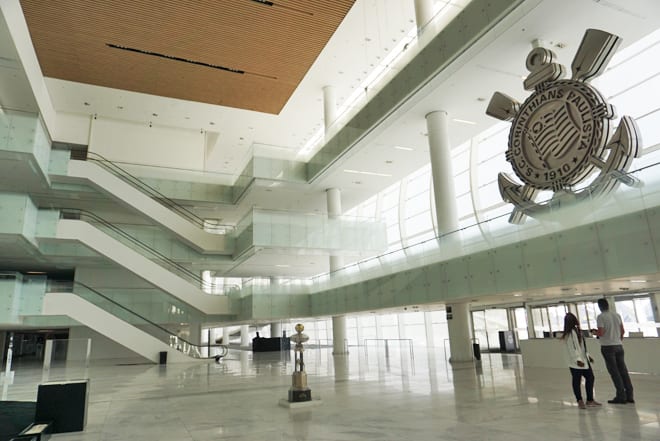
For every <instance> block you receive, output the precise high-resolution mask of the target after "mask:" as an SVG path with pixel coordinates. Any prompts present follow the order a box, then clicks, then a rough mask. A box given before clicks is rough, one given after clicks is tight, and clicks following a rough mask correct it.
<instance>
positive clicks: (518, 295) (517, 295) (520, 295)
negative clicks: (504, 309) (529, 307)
mask: <svg viewBox="0 0 660 441" xmlns="http://www.w3.org/2000/svg"><path fill="white" fill-rule="evenodd" d="M513 296H514V297H522V294H519V293H518V294H514V295H513Z"/></svg>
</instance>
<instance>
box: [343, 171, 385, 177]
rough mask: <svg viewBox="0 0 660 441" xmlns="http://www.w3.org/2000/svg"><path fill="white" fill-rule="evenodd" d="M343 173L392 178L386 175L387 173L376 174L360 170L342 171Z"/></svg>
mask: <svg viewBox="0 0 660 441" xmlns="http://www.w3.org/2000/svg"><path fill="white" fill-rule="evenodd" d="M344 172H346V173H355V174H359V175H369V176H383V177H386V178H390V177H392V175H390V174H387V173H377V172H369V171H360V170H350V169H344Z"/></svg>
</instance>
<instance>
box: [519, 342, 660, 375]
mask: <svg viewBox="0 0 660 441" xmlns="http://www.w3.org/2000/svg"><path fill="white" fill-rule="evenodd" d="M587 349H588V350H589V353H590V354H591V356H592V357H593V358H594V360H595V362H594V364H593V366H592V367H593V370H594V371H600V372H607V369H606V368H605V361H604V360H603V356H602V355H601V354H600V345H599V343H598V340H597V339H595V338H587ZM623 349H624V351H625V357H626V365H627V366H628V370H629V371H630V372H641V373H645V374H653V375H660V338H659V337H645V338H640V337H631V338H624V339H623ZM520 352H521V353H522V359H523V365H525V366H529V367H549V368H564V369H568V367H567V364H566V354H565V352H566V350H565V349H564V341H563V340H561V339H558V338H535V339H531V340H521V341H520Z"/></svg>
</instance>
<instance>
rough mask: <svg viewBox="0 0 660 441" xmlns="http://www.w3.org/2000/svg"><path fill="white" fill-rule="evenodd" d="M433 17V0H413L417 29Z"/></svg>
mask: <svg viewBox="0 0 660 441" xmlns="http://www.w3.org/2000/svg"><path fill="white" fill-rule="evenodd" d="M432 18H433V0H415V20H416V22H417V31H418V32H419V30H420V29H421V28H422V27H424V25H426V24H427V23H428V22H429V21H431V19H432Z"/></svg>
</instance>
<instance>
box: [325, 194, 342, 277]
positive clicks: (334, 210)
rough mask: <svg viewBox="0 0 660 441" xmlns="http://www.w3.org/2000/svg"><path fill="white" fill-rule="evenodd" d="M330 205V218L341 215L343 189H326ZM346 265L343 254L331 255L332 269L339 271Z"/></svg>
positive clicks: (327, 200) (327, 201)
mask: <svg viewBox="0 0 660 441" xmlns="http://www.w3.org/2000/svg"><path fill="white" fill-rule="evenodd" d="M325 195H326V203H327V206H328V218H329V219H335V218H338V217H339V216H341V191H340V190H339V189H338V188H328V189H327V190H326V191H325ZM342 266H344V259H343V258H342V256H330V271H331V272H332V271H337V270H338V269H340V268H341V267H342Z"/></svg>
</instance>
